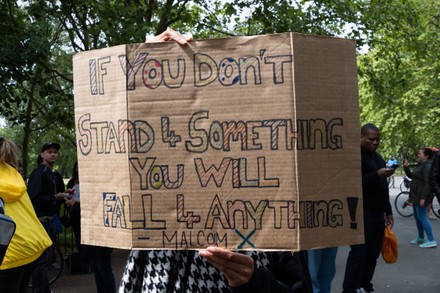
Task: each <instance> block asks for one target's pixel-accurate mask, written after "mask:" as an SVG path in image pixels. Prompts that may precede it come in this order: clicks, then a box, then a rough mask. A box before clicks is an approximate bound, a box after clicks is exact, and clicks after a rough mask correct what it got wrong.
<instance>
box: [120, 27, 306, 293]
mask: <svg viewBox="0 0 440 293" xmlns="http://www.w3.org/2000/svg"><path fill="white" fill-rule="evenodd" d="M163 41H176V42H177V43H179V44H181V45H186V44H187V43H188V42H189V41H191V38H190V37H184V36H182V35H181V34H179V33H177V32H175V31H174V30H172V29H170V28H168V29H167V30H166V31H165V32H163V33H162V34H160V35H158V36H156V37H154V38H152V39H148V40H147V41H146V42H163ZM119 292H252V293H254V292H312V290H311V286H310V277H309V275H308V269H307V257H306V255H305V254H304V253H303V252H295V253H292V252H270V253H265V252H257V251H246V252H243V253H238V252H233V251H230V250H229V249H226V248H220V247H208V248H206V249H204V250H201V251H199V252H196V251H191V250H188V251H183V250H182V251H176V250H153V251H137V250H133V251H131V253H130V255H129V258H128V260H127V264H126V267H125V271H124V273H123V276H122V280H121V284H120V288H119Z"/></svg>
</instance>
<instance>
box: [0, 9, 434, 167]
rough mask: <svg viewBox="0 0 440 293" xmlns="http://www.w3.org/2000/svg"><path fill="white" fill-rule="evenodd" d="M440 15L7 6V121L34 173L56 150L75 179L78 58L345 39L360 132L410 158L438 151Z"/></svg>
mask: <svg viewBox="0 0 440 293" xmlns="http://www.w3.org/2000/svg"><path fill="white" fill-rule="evenodd" d="M439 6H440V4H439V2H438V1H437V0H406V1H400V0H372V1H366V0H346V1H341V0H314V1H308V0H297V1H293V0H265V1H263V0H228V1H220V0H216V1H209V0H193V1H189V0H126V1H115V0H96V1H85V0H71V1H59V0H47V1H44V0H27V1H11V0H3V1H1V2H0V19H1V20H2V26H0V38H1V40H2V46H0V56H1V57H0V58H1V59H0V81H1V83H2V88H1V90H0V99H1V103H0V111H1V115H2V117H4V118H5V119H7V121H8V126H7V127H8V128H10V129H13V131H14V132H17V135H13V137H14V138H16V139H17V140H16V141H17V142H19V144H20V147H21V149H22V151H23V159H24V161H25V164H27V163H29V166H30V167H32V166H33V165H32V164H33V161H34V159H35V158H34V155H35V154H37V153H38V152H39V147H40V144H41V143H42V142H44V141H49V140H51V141H58V142H60V143H61V144H62V158H63V160H62V162H60V168H61V169H62V170H64V171H65V172H66V173H69V172H70V169H71V166H72V164H73V161H74V160H75V132H74V107H73V89H72V54H74V53H75V52H79V51H84V50H91V49H96V48H103V47H108V46H114V45H119V44H123V43H133V42H143V41H144V40H145V36H146V35H155V34H158V33H161V32H162V31H164V30H165V29H166V28H167V27H168V26H170V27H172V28H174V29H175V30H178V31H180V32H182V33H191V34H192V35H193V36H194V38H196V39H197V38H212V37H227V36H234V35H256V34H267V33H277V32H286V31H294V32H299V33H307V34H318V35H329V36H344V37H350V38H354V39H355V40H356V42H357V44H358V49H359V58H358V65H359V92H360V105H361V120H362V122H363V123H365V122H373V123H376V124H377V125H378V126H379V127H380V128H381V129H382V131H383V143H382V146H383V149H384V152H385V153H387V154H388V153H390V154H394V155H398V154H406V153H408V154H412V153H415V151H416V150H417V149H418V148H419V147H420V146H422V145H438V144H439V138H440V128H439V127H438V123H439V122H438V119H437V117H439V114H440V113H439V112H440V107H439V106H440V105H439V104H440V98H439V95H440V82H439V79H440V61H439V60H440V58H439V57H440V56H439V54H440V53H439V52H440V50H439V48H440V43H439V42H440V38H439V34H438V32H439V29H440V24H439V22H440V16H439V11H440V7H439ZM365 46H367V47H365ZM365 48H368V51H367V52H366V53H365V51H366V50H365ZM10 135H11V134H10Z"/></svg>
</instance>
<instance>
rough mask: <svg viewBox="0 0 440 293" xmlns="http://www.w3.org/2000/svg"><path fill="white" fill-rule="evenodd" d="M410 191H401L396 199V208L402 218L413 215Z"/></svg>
mask: <svg viewBox="0 0 440 293" xmlns="http://www.w3.org/2000/svg"><path fill="white" fill-rule="evenodd" d="M408 198H409V191H401V192H400V193H399V194H398V195H397V196H396V198H395V199H394V208H395V209H396V211H397V213H398V214H399V215H401V216H402V217H405V218H406V217H411V216H412V215H413V207H412V206H413V204H412V203H410V202H409V201H408Z"/></svg>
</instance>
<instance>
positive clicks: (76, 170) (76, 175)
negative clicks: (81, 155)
mask: <svg viewBox="0 0 440 293" xmlns="http://www.w3.org/2000/svg"><path fill="white" fill-rule="evenodd" d="M78 177H79V174H78V161H76V162H75V164H73V170H72V178H74V179H75V180H78Z"/></svg>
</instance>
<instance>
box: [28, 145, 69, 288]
mask: <svg viewBox="0 0 440 293" xmlns="http://www.w3.org/2000/svg"><path fill="white" fill-rule="evenodd" d="M59 149H60V145H59V144H57V143H46V144H44V145H43V146H42V148H41V153H40V156H41V158H42V162H41V164H40V165H39V166H37V168H35V169H34V170H33V171H32V173H31V175H30V176H29V181H28V192H29V196H30V198H31V201H32V204H33V205H34V209H35V212H36V214H37V217H38V219H39V220H40V222H41V223H42V224H43V227H44V228H45V229H46V232H47V234H48V235H49V236H50V237H51V238H52V239H53V238H54V237H55V233H56V230H55V226H54V216H55V214H57V212H58V210H59V205H60V203H62V202H64V190H63V189H61V190H60V184H59V178H58V175H57V174H56V173H55V172H54V170H53V167H54V165H55V162H56V160H57V158H58V151H59ZM50 253H52V251H50V249H48V250H46V251H45V252H44V253H43V254H42V255H41V257H40V258H39V259H38V266H37V268H36V269H35V270H34V272H33V273H32V290H33V292H41V293H50V292H51V290H50V286H49V281H48V279H47V267H48V262H49V259H50Z"/></svg>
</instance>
